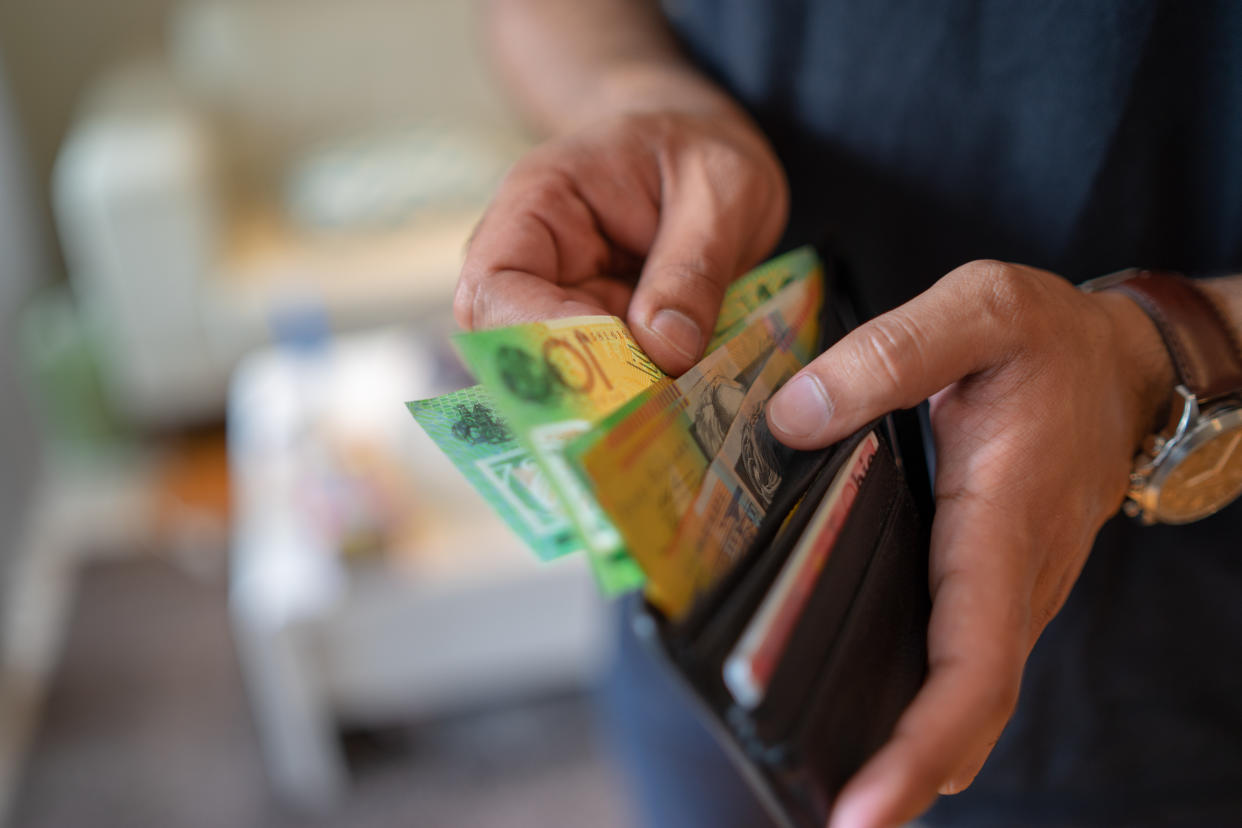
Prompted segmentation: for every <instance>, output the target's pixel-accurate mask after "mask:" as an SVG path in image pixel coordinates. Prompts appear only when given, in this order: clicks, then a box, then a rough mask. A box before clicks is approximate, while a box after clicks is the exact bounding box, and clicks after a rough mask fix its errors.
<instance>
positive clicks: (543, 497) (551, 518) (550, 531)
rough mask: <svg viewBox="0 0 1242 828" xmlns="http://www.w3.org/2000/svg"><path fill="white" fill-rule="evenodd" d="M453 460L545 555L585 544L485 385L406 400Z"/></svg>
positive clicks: (557, 554) (549, 556) (548, 557)
mask: <svg viewBox="0 0 1242 828" xmlns="http://www.w3.org/2000/svg"><path fill="white" fill-rule="evenodd" d="M406 406H407V407H408V408H409V410H410V413H411V414H413V415H414V419H415V420H417V421H418V423H419V425H421V426H422V427H423V430H424V431H426V432H427V434H428V436H430V437H431V439H432V440H433V441H435V443H436V445H437V446H439V447H440V449H441V450H442V451H443V452H444V453H445V454H447V455H448V457H449V459H450V460H452V461H453V465H455V466H457V468H458V469H459V470H460V471H461V473H462V474H463V475H465V477H466V479H467V480H468V481H469V482H470V485H472V486H473V487H474V488H475V489H476V490H477V491H478V492H479V493H480V494H481V495H483V498H484V499H485V500H486V501H487V502H488V503H489V504H490V505H491V507H492V508H493V509H495V510H496V513H497V514H499V515H500V516H501V518H503V519H504V521H505V523H507V524H508V525H509V527H510V528H511V529H513V531H514V532H515V533H516V534H517V535H518V537H520V538H521V539H522V540H523V541H525V542H526V544H527V545H528V546H530V548H531V549H532V550H533V551H534V553H535V555H536V556H537V557H538V558H539V559H540V560H551V559H553V558H558V557H560V556H561V555H567V554H569V553H571V552H576V551H578V550H579V549H581V548H582V542H581V539H580V538H579V536H578V533H577V531H576V530H575V529H574V526H573V524H572V523H571V522H570V520H569V516H568V515H567V514H566V512H565V509H564V508H563V507H562V506H561V503H560V500H559V499H558V498H557V496H556V492H555V491H553V489H552V486H551V484H550V483H549V482H548V479H547V477H546V476H545V475H544V473H543V470H542V469H540V468H539V465H538V464H537V463H536V462H535V460H534V458H533V457H531V454H530V451H528V450H527V449H526V447H525V446H523V445H522V444H521V443H520V442H519V441H518V440H517V438H516V437H515V435H514V434H513V430H512V429H511V428H510V427H509V424H508V423H507V422H505V420H504V418H503V417H502V416H501V415H500V413H499V412H497V411H496V409H495V406H494V405H493V404H492V399H491V395H490V394H489V393H488V392H487V389H485V388H484V387H483V386H481V385H475V386H473V387H471V388H463V389H461V390H460V391H454V392H453V393H451V394H445V395H443V396H440V397H435V398H433V399H429V400H416V401H414V402H410V403H406Z"/></svg>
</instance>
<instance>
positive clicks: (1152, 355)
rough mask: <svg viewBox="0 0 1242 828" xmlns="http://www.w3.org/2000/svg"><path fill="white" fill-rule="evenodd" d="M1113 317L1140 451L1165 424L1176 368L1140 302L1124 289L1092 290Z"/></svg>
mask: <svg viewBox="0 0 1242 828" xmlns="http://www.w3.org/2000/svg"><path fill="white" fill-rule="evenodd" d="M1090 296H1091V298H1092V299H1094V300H1095V301H1096V302H1097V305H1098V307H1099V308H1100V309H1101V310H1103V311H1104V313H1105V315H1106V316H1107V317H1108V319H1109V323H1110V329H1111V337H1110V341H1111V342H1113V343H1115V347H1114V348H1113V353H1114V354H1116V355H1117V366H1116V372H1117V376H1119V377H1122V378H1123V382H1124V388H1123V392H1124V393H1125V394H1126V395H1127V396H1128V408H1129V410H1130V411H1131V412H1133V417H1132V418H1131V421H1130V423H1129V429H1130V437H1131V440H1132V444H1133V446H1134V450H1135V452H1136V453H1137V451H1138V450H1139V448H1140V447H1141V446H1142V445H1143V442H1144V441H1145V440H1146V439H1147V438H1148V437H1150V436H1151V435H1152V434H1154V433H1156V432H1157V431H1159V430H1160V429H1161V428H1163V427H1164V425H1165V423H1166V422H1167V420H1168V416H1169V404H1170V401H1171V399H1172V396H1173V387H1174V385H1175V384H1176V376H1177V374H1176V371H1175V369H1174V367H1173V360H1172V358H1171V357H1170V356H1169V351H1168V348H1167V347H1166V346H1165V344H1164V340H1163V338H1162V337H1161V336H1160V331H1159V329H1157V328H1156V324H1155V323H1154V322H1153V321H1152V320H1151V317H1150V316H1148V315H1147V312H1146V311H1144V310H1143V309H1142V308H1141V307H1140V306H1139V305H1138V303H1137V302H1135V301H1134V300H1133V299H1131V298H1130V297H1128V296H1126V295H1125V294H1123V293H1117V292H1114V291H1103V292H1100V293H1093V294H1090Z"/></svg>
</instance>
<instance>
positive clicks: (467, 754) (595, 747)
mask: <svg viewBox="0 0 1242 828" xmlns="http://www.w3.org/2000/svg"><path fill="white" fill-rule="evenodd" d="M73 606H74V609H73V611H72V613H71V616H70V622H69V625H68V630H67V634H66V639H65V645H64V650H63V655H62V658H61V660H60V663H59V666H58V668H57V669H56V671H55V672H54V674H53V676H54V677H53V680H52V682H51V686H50V689H49V692H48V694H47V697H46V699H45V701H44V709H43V713H42V716H41V719H40V725H39V726H38V728H37V729H36V731H35V733H34V736H33V739H32V740H31V744H30V745H29V748H28V752H27V755H26V761H25V763H24V767H23V769H22V772H21V774H20V777H19V782H18V785H17V788H16V793H15V796H14V799H13V802H12V806H11V811H10V824H11V825H12V826H15V828H16V826H21V828H61V826H100V827H101V828H110V826H117V827H118V828H120V826H125V828H143V826H161V828H163V827H164V826H168V828H182V827H184V828H198V826H203V828H207V826H212V828H215V826H277V828H293V826H311V827H312V828H321V826H336V825H348V826H361V827H362V828H370V827H371V826H374V827H375V828H381V827H382V826H398V825H400V826H409V825H417V826H467V827H469V826H499V825H503V826H514V827H515V828H521V827H522V826H532V827H533V826H546V827H547V828H556V826H571V825H572V826H580V825H591V826H598V828H632V826H633V825H634V819H633V816H632V814H631V812H630V809H629V808H628V806H627V801H626V792H625V790H624V786H623V783H622V781H621V777H620V775H619V772H618V771H617V769H616V767H615V766H614V765H613V764H612V762H611V760H610V758H609V756H608V754H607V751H606V749H605V747H604V745H603V744H602V742H601V739H600V737H599V735H598V733H597V722H596V715H597V714H596V710H595V707H594V704H593V702H592V699H591V698H590V697H589V696H588V697H583V696H575V697H568V698H556V699H544V700H540V701H532V702H527V703H525V704H522V705H519V706H515V707H510V708H505V709H493V710H487V711H480V712H477V713H475V714H471V715H469V716H463V717H459V718H457V719H455V720H451V721H441V722H435V723H423V724H422V725H410V726H406V727H403V728H395V729H393V730H390V731H385V732H380V733H375V732H372V733H357V734H351V735H350V736H349V737H348V739H347V746H348V748H349V755H350V762H351V769H352V771H353V772H354V775H355V785H354V789H353V791H352V794H351V797H350V799H349V800H348V801H347V802H346V803H345V804H344V805H343V806H342V808H341V809H340V810H339V811H338V812H336V813H334V814H331V815H327V816H321V817H317V818H309V817H299V816H296V815H293V814H290V813H287V812H285V811H283V810H282V809H281V808H280V806H279V805H278V804H277V803H276V802H275V801H273V799H272V798H271V796H270V795H269V793H268V789H267V787H266V784H265V780H264V776H263V768H262V766H261V764H260V760H259V755H258V745H257V744H256V741H255V737H254V735H253V732H252V730H251V727H250V721H249V718H248V712H247V709H246V704H245V699H244V697H243V694H242V688H241V684H240V677H239V674H238V668H237V664H236V663H235V660H234V655H233V650H232V646H231V642H230V640H229V630H228V623H227V615H226V612H225V601H224V585H223V583H222V582H221V580H220V579H213V578H210V577H207V578H204V577H202V576H201V575H198V576H196V575H194V574H192V572H191V571H188V570H187V569H186V568H184V567H181V566H177V565H175V564H174V563H172V562H169V561H164V560H160V559H155V558H146V559H129V560H117V561H104V562H95V563H92V564H89V565H87V566H86V568H85V569H84V571H83V573H82V575H81V579H80V582H79V587H78V590H77V597H76V600H75V601H74V602H73Z"/></svg>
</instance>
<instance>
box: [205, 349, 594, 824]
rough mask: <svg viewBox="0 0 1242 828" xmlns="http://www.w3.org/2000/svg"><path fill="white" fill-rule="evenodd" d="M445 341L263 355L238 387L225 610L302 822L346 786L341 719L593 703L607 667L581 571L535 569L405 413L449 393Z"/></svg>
mask: <svg viewBox="0 0 1242 828" xmlns="http://www.w3.org/2000/svg"><path fill="white" fill-rule="evenodd" d="M442 342H443V337H442V335H438V334H434V333H428V334H425V335H422V336H420V335H418V334H415V333H412V332H409V331H400V330H390V331H383V332H378V333H373V334H365V335H355V336H352V337H349V338H346V339H336V340H327V341H325V342H321V343H317V344H311V345H303V346H302V347H299V348H270V349H268V350H265V351H262V352H259V353H257V354H254V355H252V356H250V357H248V358H247V359H246V360H245V361H244V362H243V363H242V364H241V365H240V366H239V368H238V370H237V372H236V374H235V375H234V379H233V384H232V389H231V392H230V399H229V459H230V467H231V475H232V486H233V492H234V509H233V514H234V524H233V542H232V546H233V549H232V563H231V587H230V607H231V614H232V618H233V622H234V628H235V636H236V640H237V646H238V652H239V655H240V659H241V664H242V670H243V673H244V675H245V679H246V682H247V690H248V693H249V695H250V697H251V700H252V704H253V708H254V713H255V720H256V722H257V726H258V728H259V732H260V738H261V742H262V744H263V749H264V754H265V761H266V762H267V764H268V767H269V771H270V774H271V778H272V782H273V784H274V786H275V788H276V790H277V792H278V793H279V794H280V795H281V796H282V798H284V799H285V800H286V801H287V802H289V803H291V804H293V805H295V806H298V807H301V808H309V809H322V808H324V807H327V806H330V805H331V804H332V803H333V802H334V801H336V800H337V799H338V798H339V797H340V796H341V795H342V794H343V793H344V791H345V789H346V786H347V779H348V773H347V770H346V767H345V764H344V761H343V758H342V755H341V752H340V747H339V744H338V739H337V727H338V725H339V724H340V723H342V722H348V723H353V724H364V725H377V724H383V723H388V722H406V721H411V720H415V719H418V718H421V717H429V716H436V715H441V714H444V713H448V712H453V711H460V710H463V709H468V708H470V707H472V706H478V705H482V704H493V703H497V702H502V701H504V700H506V699H515V698H523V697H529V696H531V695H534V694H538V693H544V692H560V691H564V690H567V689H574V688H582V687H585V686H588V685H590V684H592V683H594V682H595V681H596V680H597V679H598V678H599V676H600V674H601V672H602V669H603V665H604V664H605V662H606V660H607V646H608V641H609V635H608V624H607V617H606V610H605V607H604V605H603V602H602V601H601V599H600V598H599V597H598V595H597V593H596V590H595V587H594V584H593V582H592V579H591V575H590V573H589V568H588V566H587V565H586V563H585V561H583V560H579V559H575V560H565V561H560V562H557V563H554V564H542V565H541V564H537V563H536V562H535V561H534V559H533V556H532V555H531V554H530V553H529V552H528V551H527V550H526V549H525V548H523V547H522V546H521V544H520V542H519V541H518V540H517V539H516V538H515V537H513V536H512V535H511V534H510V533H509V532H508V530H507V529H506V528H505V527H504V526H503V524H501V523H500V522H499V520H498V519H497V518H496V517H495V516H494V515H493V514H492V513H491V511H490V509H489V508H488V507H487V505H486V504H485V503H484V502H483V501H482V500H481V499H480V498H479V497H478V496H477V495H476V494H475V493H474V492H473V491H472V490H471V489H470V488H469V487H468V485H467V484H466V483H465V481H464V480H463V479H462V478H461V476H460V474H459V473H458V472H457V470H456V469H454V468H453V467H452V465H451V464H450V463H449V461H448V460H447V459H446V458H444V457H443V456H442V455H441V454H440V452H439V450H438V449H437V448H436V447H435V446H434V445H433V444H432V443H431V442H430V440H429V439H428V438H427V437H426V435H424V434H423V432H422V430H421V429H420V428H419V427H418V425H417V424H416V423H415V422H414V421H413V419H412V418H411V417H410V416H409V414H408V412H407V411H406V409H405V406H404V402H405V401H406V400H410V399H416V398H419V397H426V396H431V395H434V394H437V393H441V392H443V391H446V390H450V389H449V388H447V387H442V386H443V385H444V383H445V382H446V381H445V379H444V369H445V360H443V359H438V358H437V356H436V351H437V350H438V349H439V348H441V347H442V345H440V344H438V343H442ZM351 538H352V540H350V539H351Z"/></svg>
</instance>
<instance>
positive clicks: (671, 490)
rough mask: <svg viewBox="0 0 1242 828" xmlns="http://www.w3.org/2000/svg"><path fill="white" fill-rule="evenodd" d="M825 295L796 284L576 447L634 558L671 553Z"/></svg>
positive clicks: (814, 284)
mask: <svg viewBox="0 0 1242 828" xmlns="http://www.w3.org/2000/svg"><path fill="white" fill-rule="evenodd" d="M818 297H819V293H818V280H803V281H800V282H796V283H794V284H792V285H790V286H788V287H787V288H785V290H783V291H782V292H781V293H780V294H778V295H777V296H776V297H774V298H773V299H771V300H770V301H769V302H767V303H765V304H764V305H762V306H761V307H760V308H759V309H757V310H756V311H754V312H752V313H751V314H749V315H748V316H747V317H746V321H747V324H746V326H745V327H744V328H743V329H742V330H741V332H739V333H738V334H737V335H735V336H734V337H732V338H731V339H729V340H727V341H725V342H724V343H723V344H722V345H721V346H720V347H719V348H717V349H716V350H715V351H713V352H712V353H710V354H709V355H708V356H707V357H705V358H704V359H703V360H701V361H700V362H699V363H698V364H697V365H695V366H694V367H693V368H691V369H690V370H689V371H687V372H686V373H685V374H683V375H682V376H681V377H679V378H678V379H677V380H675V381H664V382H661V383H659V384H657V385H655V386H654V387H653V388H651V389H649V390H648V391H646V392H644V394H643V395H642V396H641V398H640V399H639V400H636V401H634V402H631V403H630V404H629V405H627V406H626V407H625V408H624V409H623V410H622V412H621V413H620V414H618V415H615V416H614V417H609V418H606V419H605V420H604V421H603V422H602V423H601V424H600V425H599V427H597V428H595V429H594V430H593V431H592V432H590V434H589V435H588V436H586V437H583V438H581V439H579V440H578V441H576V442H575V443H574V444H573V445H572V446H571V447H570V452H569V453H570V457H569V459H570V461H571V463H572V465H573V466H574V467H575V468H577V469H578V470H579V472H580V473H581V475H582V477H583V478H584V479H585V480H586V481H587V483H588V486H587V488H590V489H591V490H592V491H594V493H595V497H596V499H597V500H598V502H599V504H600V506H601V507H602V508H603V509H604V511H606V512H607V513H608V514H609V515H612V517H613V521H614V525H615V526H616V528H617V531H618V532H619V533H620V535H621V536H622V537H623V538H624V540H625V543H626V546H627V547H628V548H629V550H630V553H631V554H637V553H638V552H639V551H640V550H641V552H643V553H648V554H655V553H659V552H661V551H663V550H665V549H667V548H668V546H669V544H670V543H671V542H672V540H673V538H674V537H675V536H676V534H677V531H678V526H679V525H680V523H681V520H682V517H683V516H684V515H685V513H686V510H687V509H689V507H690V505H691V504H692V503H693V502H694V499H695V498H696V497H697V496H698V494H699V491H700V488H701V487H702V484H703V479H704V476H705V474H706V473H707V467H708V465H709V464H710V463H711V460H712V459H713V458H714V457H715V456H716V455H717V454H718V453H719V451H720V449H721V446H722V445H723V443H724V440H725V436H726V434H727V433H728V430H729V427H730V426H731V425H732V424H733V420H734V417H735V415H736V414H737V411H738V409H739V407H740V406H741V404H742V401H743V399H744V398H745V396H746V390H747V389H748V388H750V386H751V384H752V383H753V382H754V380H755V378H756V377H757V376H758V375H759V372H760V370H761V369H762V368H763V366H764V364H765V363H766V362H767V359H768V357H769V356H770V355H771V354H772V353H773V352H774V351H777V350H791V347H792V345H793V343H794V341H795V340H796V339H797V337H798V336H799V335H800V333H801V332H802V330H803V328H804V327H806V326H808V325H811V323H812V320H814V319H815V318H817V312H818ZM812 327H813V326H812Z"/></svg>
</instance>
